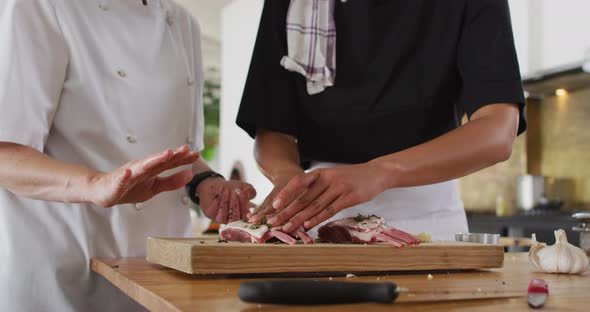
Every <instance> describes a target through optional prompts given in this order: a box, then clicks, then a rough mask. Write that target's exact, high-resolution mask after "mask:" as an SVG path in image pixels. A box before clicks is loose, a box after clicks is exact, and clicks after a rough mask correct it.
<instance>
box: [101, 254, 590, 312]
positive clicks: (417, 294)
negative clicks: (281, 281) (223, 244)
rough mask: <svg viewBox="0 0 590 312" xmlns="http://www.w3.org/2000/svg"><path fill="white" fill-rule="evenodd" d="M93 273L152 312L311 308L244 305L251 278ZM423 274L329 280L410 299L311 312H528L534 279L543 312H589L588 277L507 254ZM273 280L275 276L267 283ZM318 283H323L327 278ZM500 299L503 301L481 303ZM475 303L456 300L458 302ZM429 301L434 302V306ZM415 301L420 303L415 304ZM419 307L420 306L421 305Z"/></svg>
mask: <svg viewBox="0 0 590 312" xmlns="http://www.w3.org/2000/svg"><path fill="white" fill-rule="evenodd" d="M91 266H92V270H93V271H94V272H97V273H98V274H100V275H102V276H103V277H104V278H106V279H107V280H109V281H110V282H111V283H112V284H114V285H115V286H116V287H118V288H119V289H121V290H122V291H123V292H125V293H126V294H127V295H128V296H130V297H131V298H133V299H134V300H136V301H137V302H139V303H141V304H142V305H144V306H145V307H146V308H148V309H150V310H153V311H278V310H280V311H285V310H288V311H308V310H309V309H310V308H309V307H305V306H303V307H296V306H276V305H275V306H272V305H256V304H248V303H244V302H242V301H240V299H239V298H238V296H237V290H238V287H239V285H240V283H241V282H243V281H246V280H253V278H252V277H228V276H215V277H212V276H191V275H188V274H184V273H181V272H177V271H174V270H172V269H168V268H165V267H162V266H158V265H153V264H151V263H149V262H147V261H146V260H144V259H93V260H92V264H91ZM427 274H428V273H427V272H424V273H422V272H421V273H415V274H407V273H406V274H394V275H384V276H362V277H356V278H353V279H346V278H344V277H334V278H333V280H354V281H393V282H395V283H396V284H398V285H400V286H402V287H407V288H409V289H410V293H407V294H402V295H400V298H399V299H398V302H397V303H395V304H393V305H384V304H361V305H359V304H356V305H332V306H318V307H313V311H448V310H451V309H452V310H453V311H529V310H531V309H530V308H529V307H528V305H527V303H526V297H525V295H526V289H527V285H528V283H529V281H530V280H531V279H532V278H535V277H536V278H543V279H545V280H546V281H547V282H548V284H549V293H550V295H549V298H548V301H547V303H546V304H545V306H544V308H543V310H544V311H587V309H588V308H589V307H590V295H589V294H590V292H589V291H590V274H589V273H586V274H585V275H559V274H542V273H531V272H530V270H529V268H528V263H527V255H526V254H524V253H508V254H506V255H505V261H504V268H502V269H494V270H484V271H466V272H433V273H432V276H433V278H432V279H428V278H427ZM265 278H266V279H269V277H268V276H265ZM270 278H272V279H276V276H273V277H270ZM316 279H322V280H327V279H329V277H320V278H316ZM494 295H500V296H504V297H505V298H496V299H485V298H486V297H490V296H494ZM471 296H472V297H479V298H483V299H477V300H456V298H461V297H463V298H464V297H471ZM429 300H436V301H435V302H432V301H430V302H429ZM417 301H418V302H417ZM419 301H422V302H419Z"/></svg>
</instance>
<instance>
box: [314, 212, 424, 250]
mask: <svg viewBox="0 0 590 312" xmlns="http://www.w3.org/2000/svg"><path fill="white" fill-rule="evenodd" d="M318 236H319V238H320V242H325V243H357V244H362V243H379V242H381V243H386V244H389V245H392V246H395V247H404V246H408V245H415V244H419V243H420V242H421V241H420V240H419V239H418V238H416V237H415V236H413V235H412V234H409V233H406V232H404V231H400V230H398V229H396V228H393V227H390V226H387V225H386V224H385V220H384V219H383V218H381V217H378V216H375V215H372V216H362V215H358V216H357V217H354V218H346V219H340V220H336V221H332V222H330V223H327V224H325V225H324V226H322V227H320V228H319V229H318Z"/></svg>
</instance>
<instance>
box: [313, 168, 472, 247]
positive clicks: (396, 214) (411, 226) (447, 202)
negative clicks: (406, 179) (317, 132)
mask: <svg viewBox="0 0 590 312" xmlns="http://www.w3.org/2000/svg"><path fill="white" fill-rule="evenodd" d="M340 165H342V164H336V163H327V162H314V163H312V166H311V169H317V168H331V167H336V166H340ZM358 214H363V215H371V214H374V215H377V216H380V217H383V218H384V219H385V222H386V223H387V224H388V225H390V226H393V227H395V228H398V229H400V230H403V231H406V232H408V233H412V234H418V233H428V234H430V235H431V236H432V238H433V239H435V240H454V239H455V233H466V232H468V226H467V217H466V216H465V209H464V207H463V201H462V200H461V196H460V194H459V188H458V184H457V181H456V180H451V181H446V182H442V183H436V184H430V185H422V186H415V187H400V188H394V189H390V190H386V191H385V192H383V193H381V194H379V195H378V196H377V197H375V198H374V199H373V200H371V201H369V202H366V203H362V204H359V205H356V206H354V207H350V208H348V209H344V210H342V211H340V212H339V213H337V214H336V215H335V216H334V217H332V218H330V219H329V220H327V221H325V222H323V223H322V224H321V225H323V224H326V223H328V222H330V221H334V220H338V219H342V218H349V217H355V216H357V215H358ZM321 225H318V226H317V227H315V228H314V229H312V230H311V231H310V234H311V235H317V229H318V228H319V227H321Z"/></svg>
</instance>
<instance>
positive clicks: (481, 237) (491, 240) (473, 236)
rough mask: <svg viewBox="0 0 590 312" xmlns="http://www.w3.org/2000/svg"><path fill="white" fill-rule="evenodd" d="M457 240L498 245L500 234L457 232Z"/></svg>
mask: <svg viewBox="0 0 590 312" xmlns="http://www.w3.org/2000/svg"><path fill="white" fill-rule="evenodd" d="M455 240H456V241H458V242H468V243H477V244H489V245H497V244H498V243H499V241H500V234H489V233H457V234H455Z"/></svg>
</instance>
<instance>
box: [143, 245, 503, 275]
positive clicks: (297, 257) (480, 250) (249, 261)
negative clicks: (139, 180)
mask: <svg viewBox="0 0 590 312" xmlns="http://www.w3.org/2000/svg"><path fill="white" fill-rule="evenodd" d="M147 259H148V261H150V262H152V263H155V264H161V265H163V266H167V267H169V268H173V269H176V270H179V271H182V272H185V273H190V274H242V273H289V272H291V273H292V272H344V271H346V272H367V271H369V272H386V271H422V270H456V269H483V268H498V267H501V266H502V262H503V260H504V249H503V248H502V246H500V245H483V244H471V243H462V242H450V241H449V242H435V243H427V244H420V245H417V246H409V247H404V248H394V247H391V246H388V245H381V244H371V245H360V244H357V245H355V244H313V245H303V244H297V245H287V244H251V243H233V242H219V241H218V240H217V239H192V238H185V239H182V238H180V239H175V238H149V239H148V244H147Z"/></svg>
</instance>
